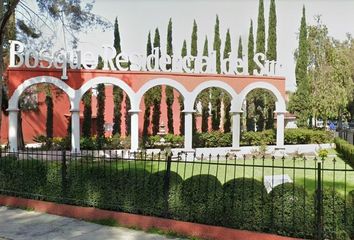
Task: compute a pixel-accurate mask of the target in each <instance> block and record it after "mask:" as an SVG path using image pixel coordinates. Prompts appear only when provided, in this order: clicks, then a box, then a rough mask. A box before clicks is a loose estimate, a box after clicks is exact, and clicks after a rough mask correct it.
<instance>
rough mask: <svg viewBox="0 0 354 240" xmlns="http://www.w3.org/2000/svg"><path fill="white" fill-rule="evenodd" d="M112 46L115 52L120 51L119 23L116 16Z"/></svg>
mask: <svg viewBox="0 0 354 240" xmlns="http://www.w3.org/2000/svg"><path fill="white" fill-rule="evenodd" d="M113 46H114V48H115V49H116V52H117V54H119V53H121V52H122V49H121V46H120V34H119V25H118V19H117V18H116V19H115V21H114V41H113Z"/></svg>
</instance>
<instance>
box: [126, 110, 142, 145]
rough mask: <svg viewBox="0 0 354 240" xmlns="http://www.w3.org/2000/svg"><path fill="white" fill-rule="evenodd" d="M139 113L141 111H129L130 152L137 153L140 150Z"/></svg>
mask: <svg viewBox="0 0 354 240" xmlns="http://www.w3.org/2000/svg"><path fill="white" fill-rule="evenodd" d="M139 112H140V110H129V113H130V124H131V127H130V137H131V140H130V151H131V152H137V151H138V149H139Z"/></svg>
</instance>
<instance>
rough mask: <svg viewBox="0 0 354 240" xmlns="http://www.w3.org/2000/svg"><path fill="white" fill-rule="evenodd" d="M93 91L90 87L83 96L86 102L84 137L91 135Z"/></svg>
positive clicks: (83, 125)
mask: <svg viewBox="0 0 354 240" xmlns="http://www.w3.org/2000/svg"><path fill="white" fill-rule="evenodd" d="M91 99H92V92H91V89H89V90H88V91H87V92H86V93H85V94H84V96H83V97H82V103H83V104H84V119H83V122H82V135H83V136H84V137H87V138H88V137H90V136H91V119H92V107H91Z"/></svg>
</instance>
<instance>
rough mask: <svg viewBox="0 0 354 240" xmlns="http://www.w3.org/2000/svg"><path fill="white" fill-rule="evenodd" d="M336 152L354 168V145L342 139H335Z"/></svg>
mask: <svg viewBox="0 0 354 240" xmlns="http://www.w3.org/2000/svg"><path fill="white" fill-rule="evenodd" d="M334 143H335V144H336V151H337V152H338V153H339V154H341V155H342V156H341V158H342V159H343V160H344V161H345V162H346V163H347V164H349V165H350V166H351V167H352V168H354V145H353V144H350V143H348V142H347V141H345V140H343V139H341V138H335V139H334Z"/></svg>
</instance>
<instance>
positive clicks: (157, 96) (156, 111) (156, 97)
mask: <svg viewBox="0 0 354 240" xmlns="http://www.w3.org/2000/svg"><path fill="white" fill-rule="evenodd" d="M153 47H154V48H160V47H161V44H160V32H159V29H158V28H156V29H155V35H154V42H153ZM159 57H161V50H159ZM150 91H151V92H152V94H153V95H152V96H153V113H152V133H153V135H156V134H157V133H158V131H159V126H160V115H161V109H160V106H161V86H156V87H154V88H152V89H151V90H150Z"/></svg>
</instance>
